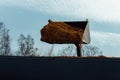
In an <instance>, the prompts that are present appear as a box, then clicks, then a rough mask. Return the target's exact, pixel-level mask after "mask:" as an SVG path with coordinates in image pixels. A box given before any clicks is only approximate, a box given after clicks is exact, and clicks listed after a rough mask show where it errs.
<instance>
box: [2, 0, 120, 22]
mask: <svg viewBox="0 0 120 80" xmlns="http://www.w3.org/2000/svg"><path fill="white" fill-rule="evenodd" d="M119 3H120V0H0V5H1V6H19V7H23V8H27V9H30V10H34V11H40V12H46V13H49V14H53V15H62V16H70V17H76V18H89V19H93V20H102V21H115V22H116V21H119V22H120V15H119V14H120V10H119V8H120V5H119Z"/></svg>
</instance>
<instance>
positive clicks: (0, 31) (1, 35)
mask: <svg viewBox="0 0 120 80" xmlns="http://www.w3.org/2000/svg"><path fill="white" fill-rule="evenodd" d="M0 55H2V56H8V55H11V49H10V35H9V30H8V29H6V28H5V24H4V23H2V22H0Z"/></svg>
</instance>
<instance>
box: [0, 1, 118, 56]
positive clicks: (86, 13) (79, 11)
mask: <svg viewBox="0 0 120 80" xmlns="http://www.w3.org/2000/svg"><path fill="white" fill-rule="evenodd" d="M119 3H120V0H0V22H4V23H5V25H6V27H7V28H8V29H10V36H11V46H12V50H13V51H15V50H17V46H18V45H17V39H18V37H19V36H20V34H25V35H26V36H27V34H30V35H31V36H32V37H33V38H34V39H35V47H38V48H39V51H40V52H41V54H43V55H47V54H46V53H48V52H47V51H49V50H50V48H51V46H52V45H51V44H48V43H45V42H41V41H40V30H41V29H42V28H43V27H44V25H46V24H47V23H48V20H49V19H51V20H53V21H84V20H86V19H88V20H89V27H90V34H91V43H90V44H92V45H95V46H97V47H99V48H100V50H102V51H103V55H105V56H111V57H120V53H119V52H120V49H119V48H120V5H119ZM62 46H65V45H64V44H63V45H58V44H55V45H54V51H59V50H60V48H61V47H62Z"/></svg>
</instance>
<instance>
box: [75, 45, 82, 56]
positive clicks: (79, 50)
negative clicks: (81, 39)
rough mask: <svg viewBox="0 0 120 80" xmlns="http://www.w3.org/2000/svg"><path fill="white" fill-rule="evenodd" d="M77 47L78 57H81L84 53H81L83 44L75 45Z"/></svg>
mask: <svg viewBox="0 0 120 80" xmlns="http://www.w3.org/2000/svg"><path fill="white" fill-rule="evenodd" d="M75 46H76V47H77V56H78V57H81V56H82V53H81V44H79V43H77V44H75Z"/></svg>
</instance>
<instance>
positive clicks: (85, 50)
mask: <svg viewBox="0 0 120 80" xmlns="http://www.w3.org/2000/svg"><path fill="white" fill-rule="evenodd" d="M73 49H74V46H73V45H68V47H66V48H64V49H63V50H62V51H61V53H60V54H59V56H76V55H75V54H73V53H72V52H73ZM81 52H82V56H101V55H102V51H100V49H99V48H98V47H96V46H92V45H88V44H84V45H82V49H81Z"/></svg>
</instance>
